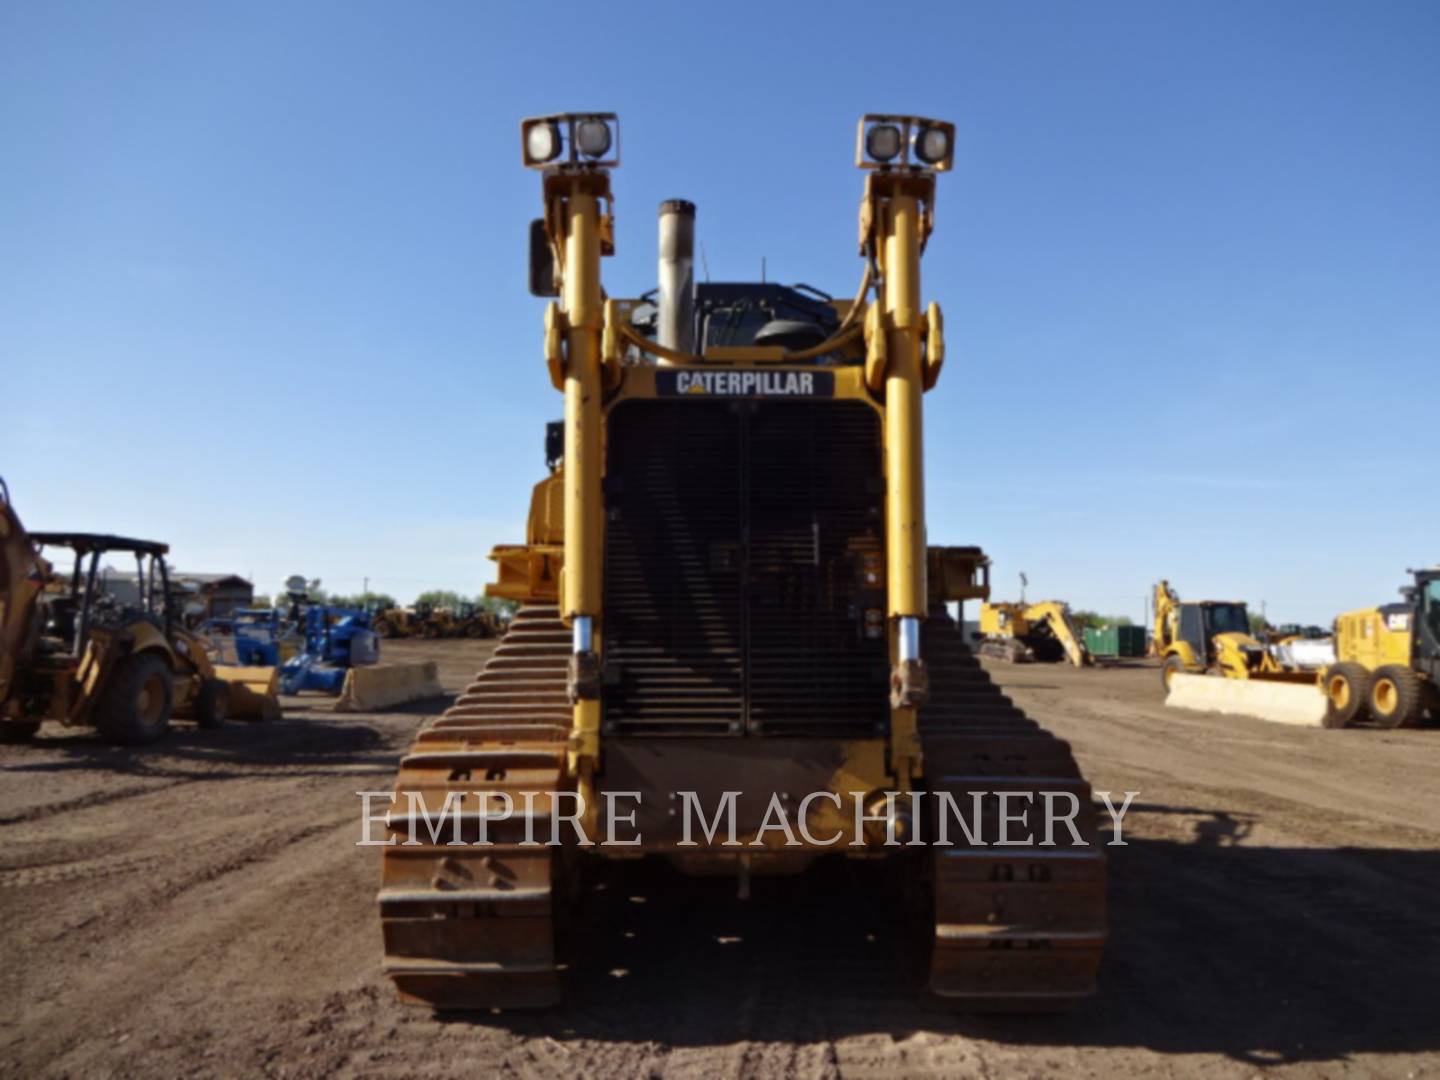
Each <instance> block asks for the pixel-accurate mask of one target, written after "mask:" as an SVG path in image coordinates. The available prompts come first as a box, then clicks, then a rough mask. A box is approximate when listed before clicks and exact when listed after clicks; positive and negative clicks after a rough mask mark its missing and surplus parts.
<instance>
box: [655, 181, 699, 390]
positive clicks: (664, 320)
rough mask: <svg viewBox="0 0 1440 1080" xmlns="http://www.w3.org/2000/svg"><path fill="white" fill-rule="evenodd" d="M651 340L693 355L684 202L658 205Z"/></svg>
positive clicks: (688, 213) (688, 211)
mask: <svg viewBox="0 0 1440 1080" xmlns="http://www.w3.org/2000/svg"><path fill="white" fill-rule="evenodd" d="M655 340H656V341H657V342H658V343H659V344H661V345H663V346H664V347H665V348H667V349H675V350H676V351H677V352H684V353H693V352H694V351H695V204H694V203H692V202H687V201H685V200H684V199H667V200H666V201H665V202H662V203H661V204H660V317H659V321H658V323H657V327H656V334H655ZM660 362H661V363H662V364H663V363H665V361H663V360H662V361H660Z"/></svg>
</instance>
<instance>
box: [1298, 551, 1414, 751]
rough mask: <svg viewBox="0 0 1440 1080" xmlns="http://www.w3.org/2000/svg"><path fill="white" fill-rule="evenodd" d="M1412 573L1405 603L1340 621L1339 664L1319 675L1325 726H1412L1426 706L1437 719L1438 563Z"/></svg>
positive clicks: (1337, 623)
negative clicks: (1366, 721) (1369, 721)
mask: <svg viewBox="0 0 1440 1080" xmlns="http://www.w3.org/2000/svg"><path fill="white" fill-rule="evenodd" d="M1410 573H1411V574H1412V575H1413V577H1414V582H1413V583H1412V584H1409V585H1406V586H1405V587H1404V588H1402V589H1401V590H1400V595H1401V596H1402V597H1404V600H1403V601H1402V602H1401V603H1398V604H1384V605H1382V606H1380V607H1373V608H1362V609H1361V610H1359V611H1349V612H1346V613H1345V614H1344V615H1341V616H1339V617H1338V618H1336V620H1335V660H1336V662H1335V664H1333V665H1332V666H1330V667H1329V668H1327V669H1326V670H1325V671H1324V673H1323V674H1322V675H1321V688H1322V689H1323V690H1324V692H1325V704H1326V708H1325V726H1326V727H1334V728H1342V727H1345V726H1347V725H1349V724H1352V723H1358V722H1360V721H1363V720H1364V719H1366V718H1367V717H1369V718H1370V719H1372V720H1374V721H1375V723H1376V724H1378V725H1379V726H1381V727H1386V728H1397V727H1411V726H1414V725H1415V724H1418V723H1419V722H1420V719H1421V717H1422V716H1423V714H1424V713H1425V712H1426V711H1427V710H1428V711H1429V713H1430V716H1431V718H1432V719H1435V718H1437V717H1440V567H1436V568H1434V569H1430V570H1412V571H1410Z"/></svg>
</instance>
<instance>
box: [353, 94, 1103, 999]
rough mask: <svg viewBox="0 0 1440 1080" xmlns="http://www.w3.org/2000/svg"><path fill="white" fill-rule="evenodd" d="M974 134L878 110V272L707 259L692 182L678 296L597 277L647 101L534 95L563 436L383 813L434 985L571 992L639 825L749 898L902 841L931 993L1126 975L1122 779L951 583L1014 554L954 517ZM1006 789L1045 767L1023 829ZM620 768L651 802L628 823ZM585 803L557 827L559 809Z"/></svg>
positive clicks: (390, 944)
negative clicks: (941, 413)
mask: <svg viewBox="0 0 1440 1080" xmlns="http://www.w3.org/2000/svg"><path fill="white" fill-rule="evenodd" d="M953 142H954V128H953V126H952V125H950V124H946V123H942V122H938V121H933V120H927V119H922V118H917V117H901V116H867V117H865V118H864V119H863V120H862V121H861V122H860V126H859V129H858V132H857V137H856V164H857V165H859V166H860V167H861V168H862V169H863V170H864V171H865V185H864V192H863V195H862V197H861V201H860V228H859V248H860V251H859V253H860V257H861V260H862V263H863V268H864V269H863V274H862V278H861V283H860V287H859V289H858V291H857V292H856V294H855V296H854V299H851V300H847V299H837V298H832V297H830V296H829V295H827V294H824V293H821V292H819V291H817V290H815V289H813V288H810V287H800V286H796V287H787V286H782V285H777V284H774V283H758V282H749V283H715V284H711V283H709V282H706V283H701V284H697V283H696V282H695V279H694V228H695V214H696V211H695V207H694V206H693V204H691V203H688V202H686V201H684V200H678V199H677V200H671V201H668V202H665V203H663V204H662V205H661V207H660V214H659V258H658V271H659V273H658V277H659V282H658V290H657V292H656V294H655V300H654V302H653V303H652V302H650V301H648V300H643V299H633V298H632V299H627V298H624V297H621V296H617V295H613V294H612V295H610V296H608V297H607V294H606V292H605V291H604V289H603V288H602V284H601V273H600V268H601V262H602V259H603V258H604V257H607V256H611V255H612V254H614V251H615V236H616V232H615V224H614V207H613V202H612V195H611V178H612V174H613V171H614V169H615V167H616V166H617V165H618V164H619V161H618V148H619V130H618V122H617V121H616V119H615V117H614V116H613V115H612V114H565V115H558V116H546V117H540V118H535V119H530V120H526V121H524V122H523V123H522V125H521V144H522V153H523V159H524V163H525V164H526V165H527V166H529V167H531V168H533V169H535V170H537V171H538V172H539V174H540V177H541V186H542V200H543V216H542V217H541V218H540V219H539V220H538V221H536V222H534V223H533V224H532V226H531V230H530V237H531V243H532V249H531V264H530V285H531V290H532V292H534V293H536V294H537V295H540V296H542V297H553V298H555V299H553V300H552V302H550V303H549V304H548V305H547V307H546V311H545V316H544V333H543V351H542V355H543V357H544V370H545V371H547V372H548V376H549V379H550V381H551V384H552V385H553V386H554V387H555V389H556V390H557V391H559V392H560V393H561V394H562V395H563V399H564V424H563V435H562V436H561V438H559V439H552V440H551V442H553V443H558V444H560V445H558V446H553V447H552V453H551V454H548V455H547V457H549V458H550V459H551V460H550V462H549V464H550V467H551V472H550V474H549V475H548V476H546V477H544V478H543V479H542V480H541V481H540V483H539V484H538V485H537V486H536V487H535V489H534V494H533V496H532V500H531V506H530V514H529V524H528V527H527V536H526V542H525V543H524V544H511V545H503V546H500V547H497V548H496V549H495V550H494V551H493V552H492V556H491V557H492V558H493V559H495V560H496V561H497V562H498V564H499V580H498V582H497V583H496V584H495V585H493V586H492V587H490V589H489V590H488V592H489V594H490V595H492V596H495V597H499V598H504V599H509V600H513V601H517V602H518V603H519V604H520V607H519V610H518V612H517V613H516V615H515V617H514V619H513V620H512V622H511V623H510V625H509V628H508V630H507V632H506V633H505V635H504V637H503V638H502V639H501V641H500V643H499V645H498V646H497V648H496V650H495V653H494V655H493V657H492V658H491V659H490V660H489V661H488V662H487V663H486V665H485V666H484V668H483V669H482V670H481V672H480V673H479V675H478V676H477V678H476V679H475V681H474V682H473V683H472V685H471V686H470V687H469V688H468V689H467V690H466V691H465V693H463V694H462V695H461V696H460V697H459V698H458V699H457V700H456V701H455V703H454V705H453V706H452V707H451V708H450V709H449V710H448V711H447V712H446V713H445V714H444V715H443V716H442V717H440V718H438V719H437V720H435V721H434V722H432V723H430V724H429V725H427V726H426V727H425V728H424V729H422V730H421V732H420V733H419V734H418V736H417V738H416V741H415V744H414V745H413V747H412V748H411V750H410V752H409V753H408V755H407V756H406V757H405V758H403V759H402V761H401V764H400V769H399V773H398V776H397V778H396V784H395V789H394V792H393V799H392V801H391V802H390V804H389V810H388V813H387V814H386V815H385V816H384V823H385V828H384V830H382V831H383V834H384V835H383V838H380V839H378V840H377V841H376V842H378V843H381V844H383V845H385V846H384V848H383V852H382V854H383V859H382V862H383V869H382V879H381V888H380V893H379V911H380V916H381V923H382V928H383V936H384V947H385V968H386V971H387V972H388V974H389V975H390V977H391V978H392V979H393V980H394V982H395V984H396V987H397V989H398V991H399V993H400V994H401V996H402V997H403V998H406V999H409V1000H412V1001H417V1002H422V1003H426V1004H428V1005H430V1006H432V1007H434V1008H437V1009H468V1008H532V1007H545V1006H551V1005H555V1004H557V1003H558V1002H559V1001H560V1000H561V997H562V993H563V982H564V976H563V972H564V971H565V970H567V969H573V968H574V967H575V966H577V965H579V964H583V963H585V958H584V956H583V953H580V954H576V955H571V954H561V953H560V952H558V951H557V945H556V934H555V927H556V923H557V921H560V920H563V919H566V918H569V917H572V916H573V915H574V914H575V912H574V909H573V905H574V904H576V903H581V904H583V900H576V899H575V898H576V897H580V896H583V895H584V890H583V889H581V888H580V887H579V885H580V882H581V881H582V880H583V878H584V877H585V876H586V875H587V874H589V873H591V872H592V871H593V870H594V869H595V868H596V867H597V865H598V864H600V863H602V862H604V861H606V860H610V859H623V860H630V859H635V858H640V857H645V858H651V859H661V860H668V861H669V862H670V863H671V864H672V865H673V866H675V867H677V868H678V869H679V870H681V871H682V872H686V873H693V874H703V875H711V876H713V875H729V876H732V877H733V878H734V879H735V881H736V886H737V891H738V893H739V895H740V896H741V897H743V896H745V895H746V891H747V888H748V883H749V881H750V880H751V878H752V876H754V875H766V874H768V875H785V874H797V873H801V872H804V871H805V870H806V869H807V868H809V867H810V866H811V865H812V864H814V863H815V862H816V861H817V860H820V859H861V860H874V861H881V862H883V865H884V866H885V867H886V868H887V870H888V872H889V873H890V874H891V875H893V877H894V878H895V879H896V882H897V884H899V885H901V886H902V888H901V889H899V890H897V891H898V892H900V893H902V894H904V895H907V896H908V897H910V898H911V903H912V907H911V914H912V915H914V916H915V918H916V919H917V920H918V921H919V924H920V925H922V926H924V927H925V928H926V932H925V934H924V946H923V947H924V949H925V957H924V959H925V968H926V970H927V975H926V977H925V987H926V989H927V991H928V993H929V994H930V995H931V996H932V998H933V999H934V1000H935V1001H937V1002H940V1003H943V1004H945V1005H947V1006H949V1007H952V1008H955V1009H958V1010H965V1011H971V1010H973V1011H983V1010H1001V1011H1005V1010H1026V1011H1030V1010H1053V1009H1063V1008H1065V1007H1067V1006H1069V1005H1070V1004H1072V1003H1073V1002H1075V1001H1076V1000H1078V999H1080V998H1082V997H1084V996H1085V995H1088V994H1090V993H1091V992H1092V991H1093V990H1094V988H1095V975H1096V968H1097V966H1098V963H1099V959H1100V952H1101V947H1102V943H1103V941H1104V938H1105V935H1106V924H1105V857H1104V848H1103V846H1101V845H1100V844H1099V841H1098V838H1097V834H1096V823H1095V820H1094V814H1093V810H1092V804H1091V797H1090V789H1089V787H1088V785H1087V784H1086V783H1085V781H1084V779H1083V778H1082V777H1081V775H1080V771H1079V769H1078V767H1077V765H1076V763H1075V760H1074V758H1073V756H1072V755H1071V752H1070V749H1069V747H1068V745H1067V744H1066V743H1065V742H1063V741H1061V740H1059V739H1056V738H1054V737H1053V736H1051V735H1050V734H1049V733H1047V732H1045V731H1043V730H1042V729H1040V728H1039V727H1038V726H1037V725H1036V723H1035V722H1034V721H1033V720H1031V719H1029V718H1027V717H1026V716H1025V715H1024V714H1023V713H1022V712H1021V711H1020V710H1019V709H1017V708H1016V707H1015V706H1014V705H1013V704H1012V703H1011V702H1010V700H1009V699H1008V698H1006V697H1005V696H1003V695H1002V694H1001V693H1000V692H999V690H998V689H997V688H996V687H995V686H994V685H993V684H992V683H991V682H990V680H989V678H988V676H987V675H986V673H985V671H984V669H983V668H982V667H981V666H980V665H979V662H978V660H977V659H976V658H975V657H974V656H973V654H972V653H971V652H970V650H969V649H968V648H967V647H966V645H965V643H964V641H963V639H962V635H961V632H960V630H959V628H958V627H957V625H956V622H955V620H954V619H953V618H952V617H951V615H950V614H949V610H948V607H947V605H948V604H949V603H951V602H956V601H959V602H963V601H964V600H968V599H983V598H984V597H985V596H987V595H988V589H987V587H986V586H985V584H984V582H983V580H982V579H981V577H980V575H981V574H982V573H983V571H984V569H985V567H986V566H987V565H988V564H987V562H986V559H985V557H984V555H983V554H982V553H981V552H980V551H979V550H978V549H976V548H966V547H928V548H927V545H926V527H925V524H926V510H925V483H924V476H923V433H922V400H923V395H924V394H925V392H926V391H927V390H929V389H930V388H932V387H933V386H934V385H935V384H936V380H937V379H938V378H939V376H940V373H941V368H942V363H943V360H944V355H945V354H944V339H943V323H942V319H941V315H940V310H939V307H938V306H937V305H936V304H934V303H931V304H929V305H928V306H926V305H924V304H922V297H921V291H920V264H921V253H922V251H923V250H924V248H925V247H926V245H927V243H928V242H929V241H930V240H931V237H932V232H933V228H934V209H935V188H936V183H937V179H938V175H939V174H940V173H943V172H945V171H947V170H949V169H950V168H951V164H952V156H953ZM537 368H538V365H537ZM537 374H539V371H538V370H537ZM554 449H559V450H560V451H561V452H560V453H559V454H558V455H556V454H554V453H553V450H554ZM997 787H1000V788H1003V789H1005V791H1006V792H1008V793H1012V794H1014V795H1015V797H1016V803H1015V804H1013V805H1012V811H1011V815H1010V817H1009V818H1008V822H1009V826H1010V833H1009V837H1008V839H1006V838H1005V837H1003V836H1002V837H1000V839H1005V840H1006V843H1005V845H1004V846H996V842H995V841H996V839H997V837H996V835H995V833H996V829H997V828H998V829H999V830H1001V831H1002V832H1003V831H1004V830H1005V829H1006V821H1007V818H1006V814H1005V811H1004V809H1003V805H1001V807H1000V809H998V810H997V803H1000V802H1001V801H1000V800H999V799H998V796H997V795H996V788H997ZM942 796H943V798H942ZM527 797H528V799H529V801H528V802H527ZM1052 797H1053V798H1054V799H1056V800H1058V801H1059V802H1061V803H1066V804H1068V803H1071V802H1073V804H1074V809H1075V814H1074V818H1073V821H1074V823H1075V825H1076V828H1075V829H1074V830H1073V831H1069V832H1067V830H1065V829H1059V830H1057V835H1056V836H1055V837H1054V839H1053V840H1052V842H1051V843H1049V844H1045V843H1044V842H1043V841H1037V838H1038V837H1039V835H1040V832H1041V829H1040V826H1041V822H1040V821H1039V820H1038V817H1037V813H1038V807H1039V806H1040V804H1041V803H1042V801H1044V802H1047V803H1048V802H1049V800H1050V799H1051V798H1052ZM692 800H693V802H694V804H697V805H701V806H704V807H706V808H711V807H724V808H727V809H728V812H729V825H730V827H729V829H728V830H726V829H723V828H719V829H718V830H717V831H715V832H713V833H711V832H706V834H705V837H704V839H703V840H696V839H692V838H691V837H690V836H689V835H688V833H687V831H686V829H687V826H686V825H685V824H682V821H683V822H688V820H689V819H688V817H687V816H686V814H685V813H682V812H680V808H682V807H683V808H688V807H689V806H691V805H692ZM947 800H949V803H948V805H951V806H954V805H961V806H964V807H966V808H967V811H968V808H970V807H972V806H973V807H974V808H975V809H976V811H977V821H976V823H975V824H976V827H975V829H974V834H973V835H972V834H971V833H970V832H967V833H965V834H964V835H963V836H957V835H956V833H955V829H954V827H953V826H954V823H953V821H951V822H950V828H949V832H948V836H949V837H950V839H949V840H948V841H947V839H946V836H947V832H946V828H947V815H946V812H945V811H944V810H943V809H937V807H941V808H943V807H944V806H946V805H947ZM615 802H622V803H623V805H624V806H626V807H633V810H634V813H633V816H631V817H630V818H628V819H627V818H626V817H625V816H624V815H623V814H621V815H620V821H621V822H622V824H621V825H620V826H618V832H617V835H616V837H615V839H616V842H615V843H608V842H606V840H607V839H608V834H607V825H606V824H602V821H601V813H602V808H603V807H605V806H606V805H608V804H611V803H615ZM522 805H523V806H524V807H525V809H524V810H523V812H520V811H519V808H520V807H521V806H522ZM1015 805H1019V806H1021V807H1023V809H1021V810H1020V811H1018V813H1017V812H1016V811H1015V809H1014V806H1015ZM456 807H461V808H463V810H461V811H460V812H459V813H456V814H454V815H453V817H452V818H451V819H450V821H449V823H448V825H446V826H442V833H440V834H437V833H436V832H435V831H434V830H433V829H432V830H429V831H427V829H426V827H425V823H426V822H432V823H433V822H435V821H437V820H444V818H445V812H446V809H447V808H456ZM511 807H514V808H516V812H515V813H511V812H510V808H511ZM572 808H577V809H576V814H575V817H574V819H573V820H572V819H571V817H570V814H569V811H570V810H571V809H572ZM777 808H778V810H777ZM852 811H853V813H852ZM776 813H778V814H779V816H780V818H781V819H782V820H784V822H785V823H786V824H787V825H789V826H790V827H791V830H798V833H799V835H798V836H797V835H795V833H794V832H793V831H791V830H785V835H784V836H783V837H782V836H781V835H780V833H781V831H782V830H780V826H779V825H777V824H776V823H775V820H774V818H773V816H772V815H773V814H776ZM706 814H707V816H708V809H707V811H706ZM720 817H721V812H720V810H719V809H717V810H716V818H715V821H716V822H717V823H718V822H719V821H720ZM605 818H606V822H607V823H608V825H612V826H613V825H615V819H614V818H613V817H612V816H611V815H608V814H607V815H605ZM562 819H563V821H564V822H565V824H566V828H565V829H564V830H563V831H562V833H561V839H562V840H563V843H561V844H560V845H559V846H556V845H554V844H549V843H541V844H539V845H536V844H534V843H532V842H530V840H531V836H532V833H531V832H530V831H528V830H531V829H533V830H535V832H537V833H538V834H539V835H541V836H545V835H552V836H553V833H551V832H550V830H552V829H553V828H555V827H557V825H558V824H559V823H560V822H561V821H562ZM572 824H573V825H577V826H578V827H579V828H578V829H576V830H571V829H570V828H569V826H570V825H572ZM452 829H453V833H452ZM577 833H583V835H584V836H588V837H590V838H591V839H592V841H597V840H598V842H593V843H585V842H584V841H583V839H582V838H581V836H579V835H577ZM727 833H728V836H727ZM1021 834H1023V835H1021ZM732 841H733V842H732ZM792 841H794V842H793V843H792ZM904 962H905V961H904V960H903V958H899V957H897V958H896V963H897V964H900V963H904Z"/></svg>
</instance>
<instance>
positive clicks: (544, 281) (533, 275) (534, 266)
mask: <svg viewBox="0 0 1440 1080" xmlns="http://www.w3.org/2000/svg"><path fill="white" fill-rule="evenodd" d="M530 295H531V296H559V295H560V290H559V289H558V288H557V287H556V285H555V251H554V249H553V248H551V246H550V236H549V234H548V233H547V232H546V231H545V220H544V219H543V218H536V219H535V220H534V221H532V222H530Z"/></svg>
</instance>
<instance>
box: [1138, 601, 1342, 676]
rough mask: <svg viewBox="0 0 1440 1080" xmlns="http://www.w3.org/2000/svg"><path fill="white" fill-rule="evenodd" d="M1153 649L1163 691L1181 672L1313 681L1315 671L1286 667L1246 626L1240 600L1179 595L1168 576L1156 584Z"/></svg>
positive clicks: (1247, 621)
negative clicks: (1190, 597) (1192, 598)
mask: <svg viewBox="0 0 1440 1080" xmlns="http://www.w3.org/2000/svg"><path fill="white" fill-rule="evenodd" d="M1154 596H1155V642H1154V647H1155V655H1156V656H1158V657H1159V658H1160V678H1161V681H1162V682H1163V683H1164V686H1165V689H1166V690H1167V691H1169V690H1171V689H1173V685H1174V678H1175V676H1176V675H1179V674H1188V675H1223V676H1224V677H1225V678H1227V679H1256V680H1262V681H1266V680H1268V681H1271V682H1289V683H1307V682H1314V681H1315V673H1314V672H1313V671H1297V670H1290V669H1287V668H1286V667H1285V666H1284V665H1283V664H1281V663H1280V661H1279V660H1278V659H1276V656H1275V653H1274V652H1273V651H1272V650H1271V649H1270V648H1269V646H1268V645H1267V643H1266V642H1264V641H1261V640H1260V639H1259V638H1258V637H1256V636H1255V635H1254V634H1253V633H1251V630H1250V612H1249V609H1248V608H1247V607H1246V606H1245V603H1244V602H1243V601H1240V600H1185V601H1182V600H1181V599H1180V596H1179V594H1178V593H1176V591H1175V590H1174V589H1173V588H1172V587H1171V586H1170V583H1169V582H1168V581H1160V582H1159V583H1157V584H1156V586H1155V592H1154Z"/></svg>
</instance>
